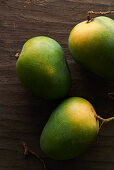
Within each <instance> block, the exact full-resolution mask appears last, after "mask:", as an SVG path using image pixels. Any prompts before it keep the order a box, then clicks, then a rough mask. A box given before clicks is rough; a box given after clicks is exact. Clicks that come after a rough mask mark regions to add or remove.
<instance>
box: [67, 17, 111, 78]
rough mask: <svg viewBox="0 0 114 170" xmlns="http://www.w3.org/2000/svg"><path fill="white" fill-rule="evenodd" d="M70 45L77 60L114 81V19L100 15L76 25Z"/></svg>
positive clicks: (70, 37)
mask: <svg viewBox="0 0 114 170" xmlns="http://www.w3.org/2000/svg"><path fill="white" fill-rule="evenodd" d="M68 46H69V50H70V52H71V54H72V56H73V58H74V59H75V60H76V61H77V62H79V63H80V64H82V65H83V66H85V67H86V68H87V69H88V70H90V71H92V72H94V73H95V74H97V75H99V76H101V77H103V78H105V79H108V80H112V81H114V20H112V19H110V18H108V17H104V16H100V17H96V18H94V19H93V20H92V21H91V22H89V23H87V21H84V22H82V23H80V24H78V25H76V26H75V27H74V28H73V30H72V31H71V33H70V36H69V40H68Z"/></svg>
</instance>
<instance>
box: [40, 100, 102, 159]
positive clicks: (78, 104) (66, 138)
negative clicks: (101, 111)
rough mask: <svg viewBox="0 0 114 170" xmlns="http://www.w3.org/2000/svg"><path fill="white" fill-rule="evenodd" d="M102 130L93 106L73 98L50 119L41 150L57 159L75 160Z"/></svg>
mask: <svg viewBox="0 0 114 170" xmlns="http://www.w3.org/2000/svg"><path fill="white" fill-rule="evenodd" d="M98 131H99V121H98V119H97V118H96V112H95V109H94V108H93V106H92V105H91V103H90V102H88V101H87V100H85V99H83V98H80V97H71V98H69V99H66V100H65V101H63V102H62V103H61V104H60V105H59V106H58V107H57V108H56V110H55V111H54V112H53V113H52V115H51V116H50V118H49V120H48V122H47V124H46V125H45V127H44V129H43V131H42V134H41V137H40V147H41V149H42V151H43V152H44V153H45V154H46V155H47V156H49V157H51V158H53V159H56V160H66V159H71V158H74V157H76V156H78V155H80V154H81V153H83V152H84V151H85V150H87V148H88V147H89V146H90V145H91V144H92V142H93V141H94V139H95V138H96V136H97V134H98Z"/></svg>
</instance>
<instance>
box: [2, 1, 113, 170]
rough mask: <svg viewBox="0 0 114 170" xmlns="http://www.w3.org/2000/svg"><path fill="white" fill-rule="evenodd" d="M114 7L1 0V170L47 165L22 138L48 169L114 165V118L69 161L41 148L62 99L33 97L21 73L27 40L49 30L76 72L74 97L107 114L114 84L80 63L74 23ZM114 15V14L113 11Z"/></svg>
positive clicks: (93, 169) (98, 169) (101, 169)
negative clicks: (72, 40) (72, 45)
mask: <svg viewBox="0 0 114 170" xmlns="http://www.w3.org/2000/svg"><path fill="white" fill-rule="evenodd" d="M113 9H114V0H101V1H99V0H31V1H30V0H23V1H22V0H15V1H14V0H1V1H0V170H41V169H43V168H42V165H41V164H40V162H39V161H38V160H36V159H35V158H33V157H32V156H30V157H29V158H28V160H26V159H24V155H23V147H22V145H21V141H23V140H24V141H26V142H27V143H28V144H29V146H30V148H31V149H32V150H33V151H36V152H38V153H39V154H40V155H41V156H42V157H43V158H44V159H45V161H46V164H47V167H48V170H63V169H65V170H71V169H72V170H75V169H77V170H113V169H114V122H110V123H108V124H106V125H104V127H103V128H102V129H101V131H100V133H99V136H98V138H97V139H96V141H95V143H94V144H93V145H92V147H91V148H90V149H89V150H88V151H87V152H86V153H85V154H83V155H82V156H80V157H79V158H77V159H73V160H69V161H54V160H51V159H49V158H47V157H46V156H45V155H44V154H43V153H42V152H41V150H40V146H39V138H40V134H41V131H42V129H43V127H44V125H45V123H46V121H47V120H48V118H49V115H50V114H51V112H52V111H53V110H54V109H55V108H56V106H57V105H58V104H59V103H60V102H61V101H62V99H61V100H58V101H46V100H43V99H40V98H39V97H35V96H33V95H32V94H31V93H30V92H28V91H27V90H26V89H25V88H24V87H23V86H22V84H21V83H20V81H19V80H18V78H17V76H16V69H15V63H16V60H17V59H16V57H15V54H16V53H17V52H19V51H20V50H21V48H22V46H23V44H24V42H25V41H26V40H28V39H29V38H31V37H34V36H39V35H45V36H49V37H51V38H54V39H55V40H57V41H58V42H59V43H60V44H61V45H62V47H63V49H64V51H65V54H66V57H67V61H68V64H69V68H70V70H71V75H72V89H71V91H70V94H69V96H81V97H85V98H86V99H88V100H89V101H90V102H92V104H93V105H94V106H95V108H96V111H97V112H98V113H99V114H100V115H101V116H104V117H110V116H112V115H113V114H112V113H114V101H113V100H111V99H110V98H108V96H107V93H108V92H114V83H111V82H108V81H104V80H102V79H101V78H99V77H97V76H95V75H93V74H91V73H90V72H87V71H86V70H85V69H84V68H82V67H81V66H79V65H78V64H76V63H75V62H74V61H73V59H72V58H71V55H70V53H69V50H68V47H67V40H68V35H69V32H70V31H71V29H72V28H73V26H74V25H76V24H77V23H79V22H81V21H83V20H85V19H86V14H87V11H88V10H93V11H107V10H113ZM109 16H110V17H112V18H114V15H109Z"/></svg>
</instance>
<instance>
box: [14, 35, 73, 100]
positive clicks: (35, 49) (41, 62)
mask: <svg viewBox="0 0 114 170" xmlns="http://www.w3.org/2000/svg"><path fill="white" fill-rule="evenodd" d="M16 72H17V75H18V77H19V79H20V80H21V81H22V83H23V84H24V86H25V87H27V88H28V89H29V90H31V92H33V93H34V94H35V95H38V96H41V97H43V98H45V99H57V98H60V97H63V96H65V95H66V94H67V93H68V91H69V88H70V73H69V69H68V66H67V64H66V60H65V56H64V52H63V49H62V47H61V46H60V45H59V44H58V43H57V42H56V41H55V40H53V39H51V38H48V37H45V36H39V37H35V38H32V39H30V40H28V41H27V42H26V43H25V44H24V46H23V49H22V52H21V54H20V56H19V58H18V61H17V63H16Z"/></svg>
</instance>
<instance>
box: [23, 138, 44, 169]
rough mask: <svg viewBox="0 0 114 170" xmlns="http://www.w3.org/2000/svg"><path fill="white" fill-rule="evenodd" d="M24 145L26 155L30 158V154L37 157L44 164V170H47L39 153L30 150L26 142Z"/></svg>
mask: <svg viewBox="0 0 114 170" xmlns="http://www.w3.org/2000/svg"><path fill="white" fill-rule="evenodd" d="M22 145H23V148H24V155H25V156H28V154H29V153H30V154H31V155H33V156H34V157H36V158H37V159H38V160H39V161H40V162H41V163H42V165H43V168H44V170H47V168H46V164H45V162H44V160H43V159H42V158H41V157H40V156H39V155H38V154H37V153H35V152H33V151H32V150H31V149H29V147H28V145H27V143H26V142H24V141H23V142H22Z"/></svg>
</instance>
